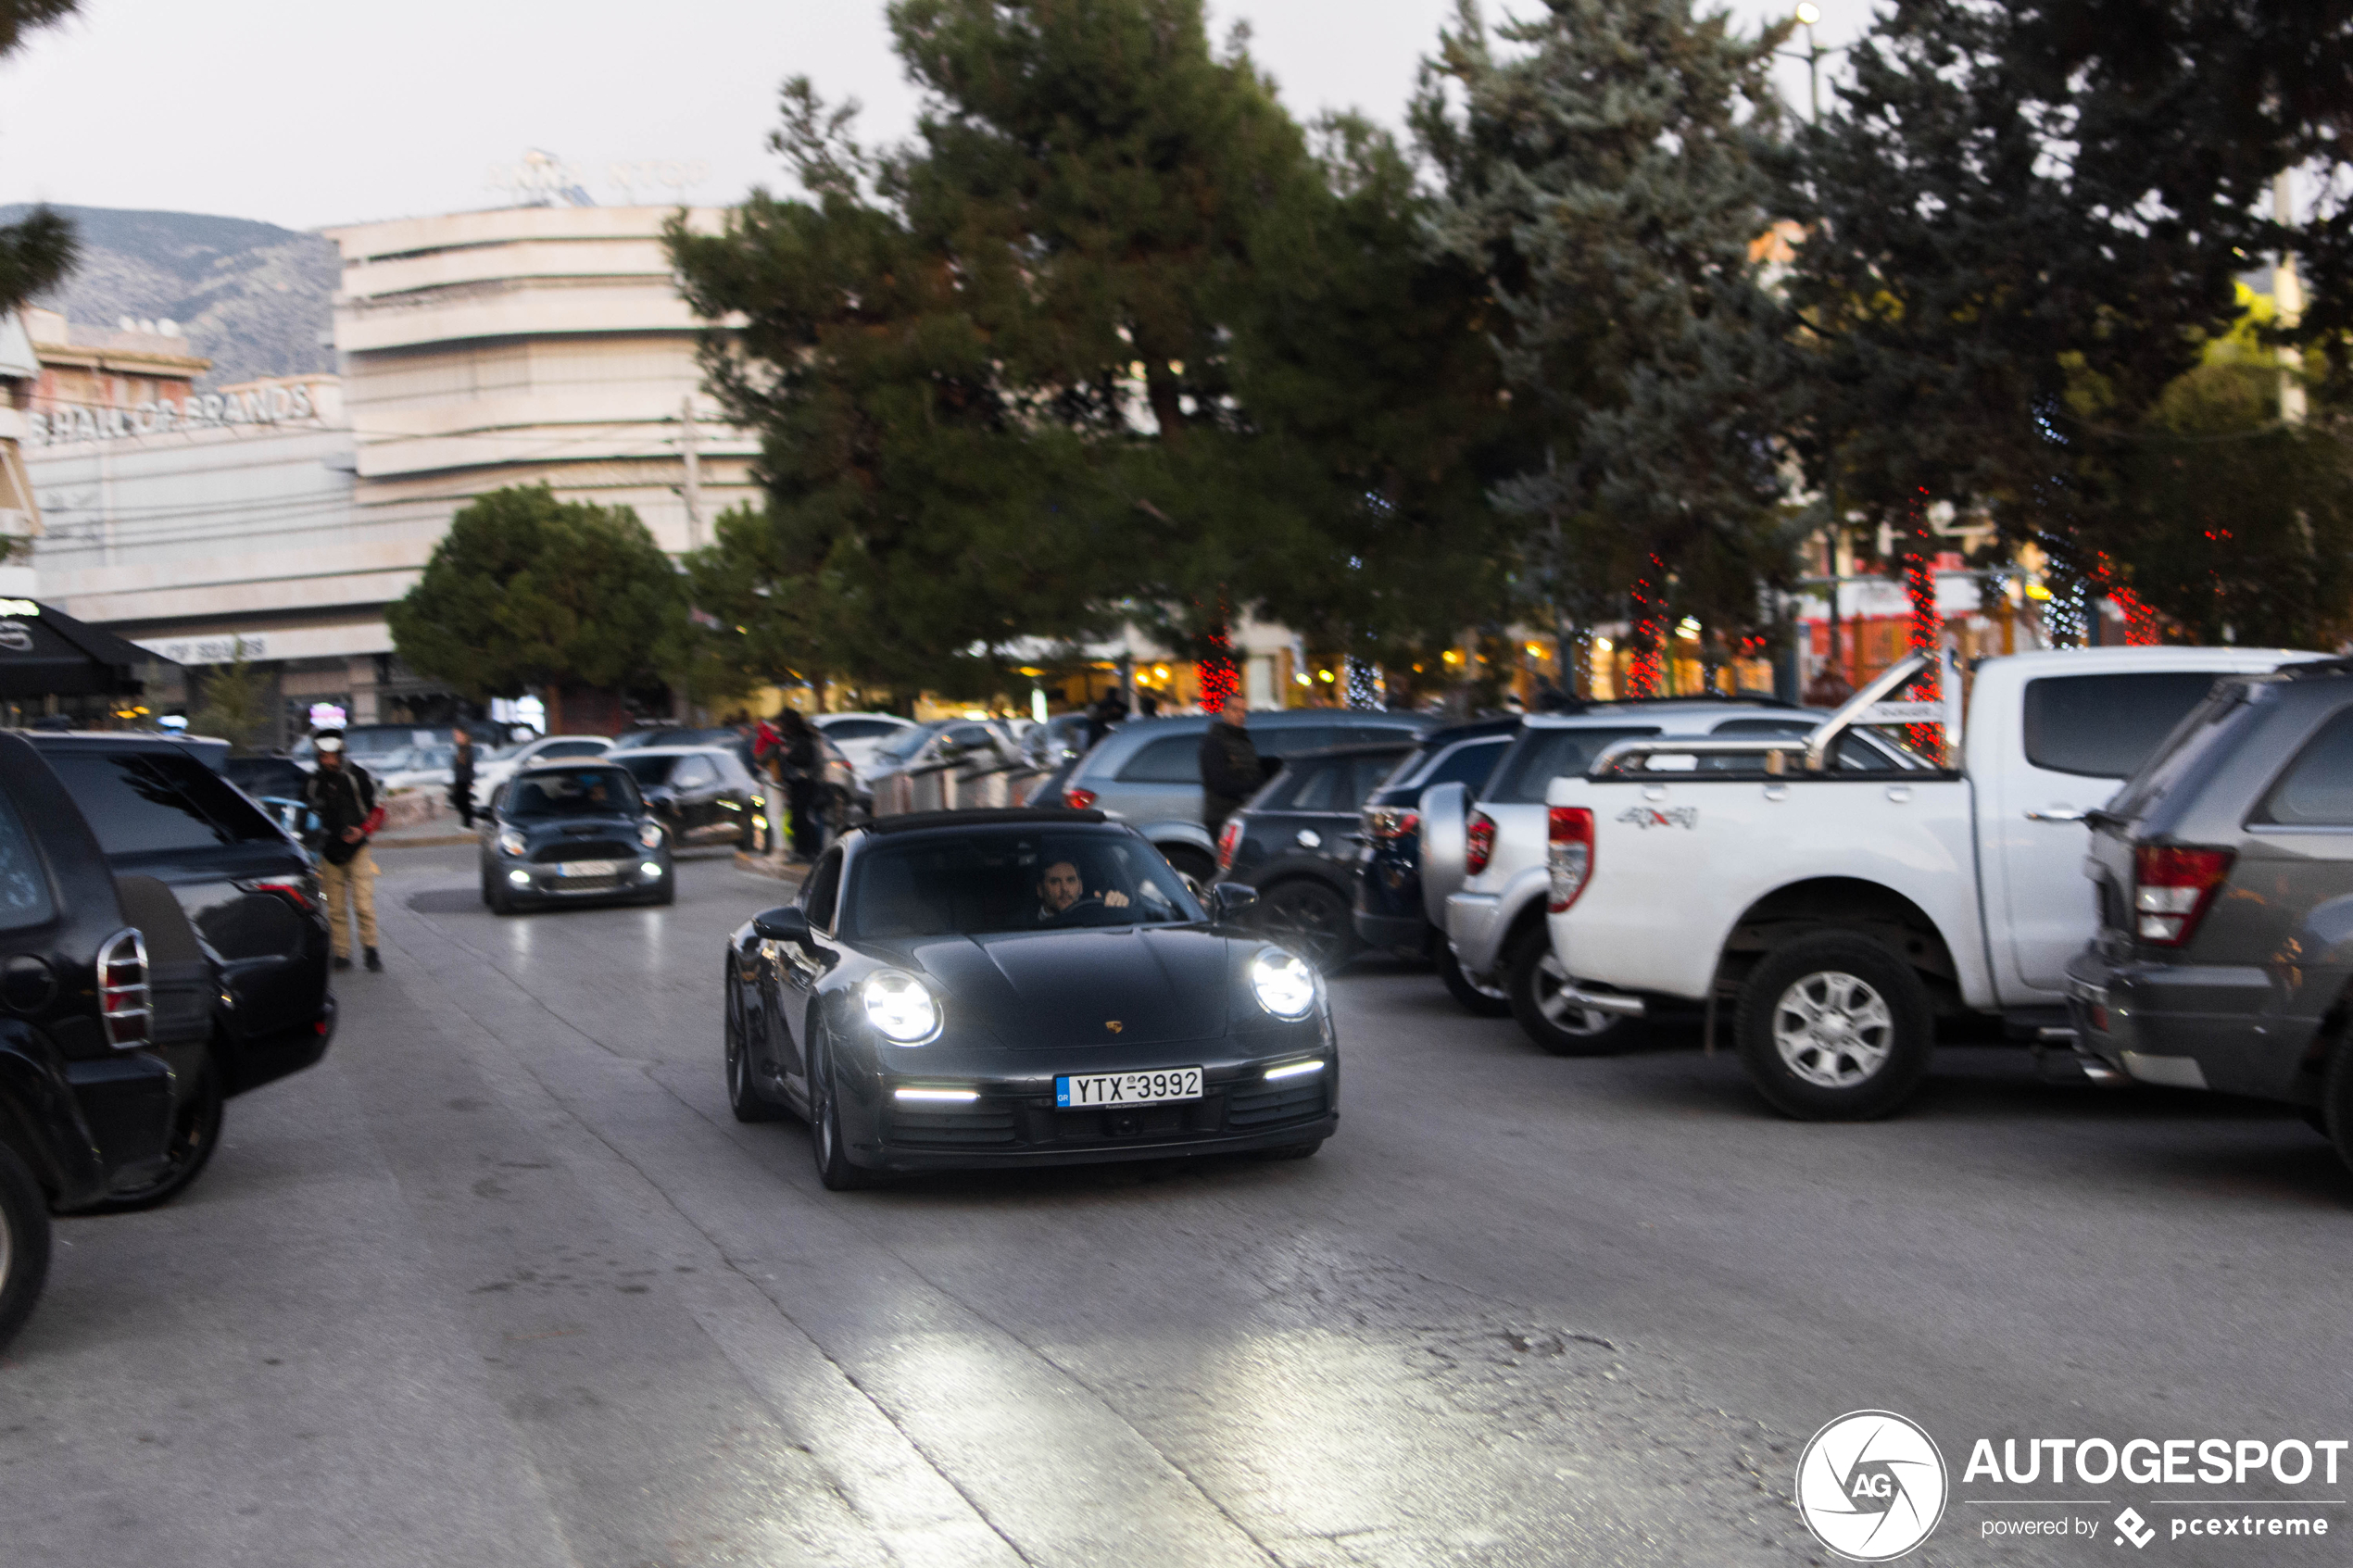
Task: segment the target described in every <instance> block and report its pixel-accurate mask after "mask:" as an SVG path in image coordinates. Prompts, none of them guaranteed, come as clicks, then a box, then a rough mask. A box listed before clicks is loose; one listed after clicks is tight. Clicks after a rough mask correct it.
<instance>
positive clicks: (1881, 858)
mask: <svg viewBox="0 0 2353 1568" xmlns="http://www.w3.org/2000/svg"><path fill="white" fill-rule="evenodd" d="M1969 798H1970V797H1969V784H1968V781H1966V780H1965V779H1960V778H1955V777H1953V776H1951V775H1949V774H1944V775H1927V776H1925V777H1920V778H1913V779H1906V778H1905V777H1904V776H1902V775H1890V774H1886V773H1877V774H1856V773H1828V774H1802V775H1798V776H1795V777H1792V778H1790V779H1788V780H1786V781H1782V780H1759V779H1758V778H1756V777H1755V775H1753V774H1752V775H1749V776H1747V777H1744V778H1739V779H1711V778H1709V777H1708V776H1707V775H1706V774H1705V773H1698V774H1680V775H1668V776H1667V777H1666V778H1662V777H1661V776H1660V775H1659V774H1658V773H1655V772H1653V773H1651V774H1649V775H1647V776H1645V777H1642V778H1636V779H1617V778H1613V779H1606V780H1596V779H1588V778H1583V777H1569V778H1560V779H1555V780H1554V781H1553V784H1552V786H1551V789H1550V791H1549V793H1548V794H1547V796H1546V804H1547V805H1548V806H1553V807H1563V806H1581V807H1584V808H1586V809H1589V810H1591V811H1592V813H1593V858H1592V871H1591V873H1590V875H1589V876H1588V878H1587V881H1586V883H1585V886H1584V890H1583V892H1582V893H1580V894H1579V896H1578V898H1577V900H1576V902H1575V903H1574V904H1573V905H1572V906H1571V907H1570V908H1569V909H1567V911H1566V912H1562V913H1555V914H1554V915H1552V916H1551V917H1550V918H1551V925H1552V935H1553V947H1554V952H1556V953H1557V954H1559V955H1560V956H1561V960H1562V962H1563V963H1564V964H1565V965H1566V967H1567V970H1568V972H1569V973H1570V974H1571V975H1572V976H1574V977H1575V978H1577V979H1579V980H1584V981H1592V982H1596V983H1598V984H1600V985H1607V986H1612V987H1615V988H1617V989H1619V990H1625V991H1641V992H1650V993H1655V994H1659V995H1664V996H1669V997H1688V998H1692V999H1694V1000H1696V999H1699V998H1702V997H1705V996H1706V994H1707V989H1708V985H1709V984H1710V982H1711V981H1712V980H1713V978H1714V976H1715V972H1716V966H1717V960H1718V955H1719V954H1720V953H1721V952H1722V951H1723V947H1724V944H1725V942H1726V940H1727V939H1728V938H1729V937H1730V935H1731V933H1732V930H1733V928H1734V926H1736V925H1737V924H1738V923H1739V922H1740V921H1741V919H1742V917H1743V915H1744V914H1745V913H1746V912H1747V911H1748V910H1749V909H1751V908H1752V907H1753V906H1754V905H1755V903H1756V902H1757V900H1759V899H1761V898H1763V897H1766V896H1768V894H1772V893H1774V892H1777V891H1779V890H1780V889H1783V888H1788V887H1792V886H1793V885H1795V884H1799V883H1804V882H1812V881H1818V880H1821V879H1847V880H1853V881H1856V882H1861V883H1874V884H1879V885H1880V886H1881V887H1884V888H1887V889H1889V890H1891V891H1893V892H1894V893H1896V894H1899V895H1901V896H1902V897H1906V898H1908V899H1910V900H1911V901H1912V902H1913V903H1914V904H1916V905H1917V906H1919V909H1920V910H1921V911H1922V912H1923V913H1924V914H1926V915H1927V916H1928V917H1929V919H1930V920H1931V922H1933V923H1934V924H1935V926H1936V928H1937V930H1938V931H1939V932H1940V933H1941V934H1942V935H1943V936H1944V942H1945V946H1946V947H1947V948H1949V949H1950V950H1951V953H1952V956H1953V959H1954V962H1955V966H1956V968H1957V972H1958V974H1959V978H1960V980H1961V986H1962V991H1963V993H1964V996H1965V997H1969V998H1970V999H1971V1000H1972V1003H1973V1005H1976V1004H1982V1002H1983V1001H1984V1000H1985V999H1986V997H1987V993H1988V987H1987V985H1986V975H1985V963H1984V944H1983V938H1982V931H1981V929H1980V925H1979V921H1978V914H1977V899H1978V893H1977V867H1976V861H1975V858H1974V856H1973V855H1972V853H1971V849H1970V837H1969V834H1970V814H1969V812H1970V808H1969ZM1826 891H1828V892H1829V893H1830V894H1831V897H1836V896H1837V893H1838V891H1839V890H1838V889H1837V888H1835V887H1831V888H1830V889H1827V890H1826Z"/></svg>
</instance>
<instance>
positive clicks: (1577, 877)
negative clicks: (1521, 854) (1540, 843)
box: [1544, 806, 1593, 914]
mask: <svg viewBox="0 0 2353 1568" xmlns="http://www.w3.org/2000/svg"><path fill="white" fill-rule="evenodd" d="M1544 863H1545V864H1546V865H1547V866H1549V867H1550V868H1551V869H1552V873H1553V897H1552V902H1551V905H1550V908H1551V909H1552V912H1553V913H1554V914H1559V913H1560V912H1561V911H1562V910H1563V909H1567V908H1568V907H1569V906H1570V905H1571V904H1574V903H1575V902H1577V896H1578V895H1579V893H1582V892H1584V891H1585V884H1587V883H1588V882H1591V881H1592V878H1593V813H1592V811H1590V810H1588V809H1585V808H1584V807H1582V806H1555V807H1554V808H1553V809H1551V810H1550V811H1549V812H1547V813H1546V816H1545V825H1544Z"/></svg>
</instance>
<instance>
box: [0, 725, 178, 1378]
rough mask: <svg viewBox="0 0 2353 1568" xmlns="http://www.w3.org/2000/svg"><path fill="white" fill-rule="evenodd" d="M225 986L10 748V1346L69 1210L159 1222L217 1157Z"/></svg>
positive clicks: (30, 757) (63, 800)
mask: <svg viewBox="0 0 2353 1568" xmlns="http://www.w3.org/2000/svg"><path fill="white" fill-rule="evenodd" d="M217 984H218V983H217V980H216V978H215V975H214V972H213V969H212V967H211V965H210V964H209V963H208V961H207V960H206V958H205V955H204V952H203V950H202V948H201V947H200V946H199V945H198V943H197V940H196V935H195V930H194V929H193V928H192V927H191V926H190V925H189V923H188V918H187V915H186V914H185V912H184V911H182V909H181V908H180V905H179V903H178V901H177V900H175V899H174V898H173V897H171V894H170V890H168V889H167V888H166V887H165V886H164V885H163V884H161V883H160V882H157V880H155V879H154V878H152V877H145V876H131V875H118V874H116V873H115V872H114V870H113V869H112V868H111V867H110V866H109V865H108V864H107V855H106V854H105V852H104V851H103V850H102V849H101V848H100V847H99V844H98V841H97V839H96V838H94V836H93V835H92V834H91V832H90V827H89V824H88V822H85V821H84V820H83V818H82V813H81V812H80V811H79V810H78V809H75V806H74V803H73V800H72V797H70V796H69V795H68V794H67V793H66V790H65V787H64V786H63V785H62V784H60V783H59V782H58V779H57V773H56V772H55V771H52V770H51V769H50V768H49V767H47V766H46V765H45V764H44V762H43V761H42V759H41V757H40V755H39V754H38V753H37V752H36V751H35V750H34V749H33V748H32V747H31V746H30V745H28V744H27V743H26V742H25V741H24V740H22V739H20V738H19V737H18V736H15V735H9V734H0V1347H5V1346H6V1344H7V1342H8V1340H9V1338H10V1337H11V1336H13V1335H14V1334H15V1333H16V1331H17V1330H18V1329H19V1327H21V1326H22V1325H23V1323H24V1321H25V1319H26V1317H27V1316H28V1315H29V1314H30V1313H31V1311H32V1306H33V1302H34V1300H35V1299H36V1298H38V1297H39V1295H40V1294H41V1286H42V1283H43V1281H44V1278H45V1277H46V1275H47V1273H48V1266H49V1211H50V1210H52V1209H58V1210H94V1209H96V1210H104V1209H111V1208H132V1207H141V1206H143V1205H144V1203H145V1202H147V1201H153V1200H154V1196H153V1195H155V1194H157V1192H158V1191H159V1190H164V1191H170V1190H177V1188H178V1187H179V1186H181V1185H185V1178H186V1177H189V1176H193V1174H194V1168H195V1167H196V1166H201V1164H202V1163H203V1156H204V1155H206V1154H208V1153H209V1152H210V1145H209V1143H202V1142H198V1141H195V1140H192V1138H191V1132H192V1130H193V1129H194V1128H195V1126H196V1125H197V1124H198V1123H200V1122H201V1121H202V1120H203V1118H204V1116H205V1115H206V1114H207V1113H208V1111H209V1114H210V1116H211V1118H212V1120H213V1123H214V1126H215V1128H216V1130H217V1127H218V1123H219V1114H220V1100H219V1090H220V1077H219V1073H218V1072H217V1069H216V1068H215V1065H214V1063H213V1061H212V1060H211V1055H210V1050H211V1040H212V1035H213V995H214V991H215V988H216V985H217ZM192 1161H193V1164H192Z"/></svg>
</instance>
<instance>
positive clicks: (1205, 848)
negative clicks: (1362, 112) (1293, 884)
mask: <svg viewBox="0 0 2353 1568" xmlns="http://www.w3.org/2000/svg"><path fill="white" fill-rule="evenodd" d="M1436 723H1437V721H1436V720H1435V719H1432V718H1430V717H1429V716H1428V715H1427V714H1422V713H1389V712H1384V711H1381V710H1378V709H1358V708H1290V709H1267V710H1266V711H1265V712H1263V713H1252V715H1251V716H1250V738H1251V744H1252V745H1253V746H1257V748H1258V754H1259V755H1260V756H1261V757H1290V756H1292V755H1294V754H1295V753H1298V752H1302V751H1321V750H1323V749H1324V748H1325V747H1326V746H1353V745H1356V744H1358V743H1360V742H1366V741H1383V740H1412V739H1414V738H1415V737H1416V736H1417V735H1419V734H1422V732H1423V731H1425V730H1428V729H1430V728H1432V727H1433V726H1434V725H1435V724H1436ZM1208 728H1209V718H1208V716H1207V715H1206V714H1201V713H1192V714H1186V715H1184V716H1182V717H1179V718H1175V719H1130V720H1129V721H1127V722H1126V723H1125V724H1122V725H1120V726H1119V728H1117V729H1115V730H1114V731H1113V732H1112V733H1111V734H1109V735H1106V736H1105V737H1104V738H1103V741H1102V744H1101V745H1100V746H1096V747H1095V749H1094V750H1092V751H1090V752H1088V754H1087V755H1086V756H1085V757H1084V758H1082V759H1079V762H1078V765H1077V766H1076V768H1074V769H1072V770H1071V772H1070V776H1069V778H1068V779H1067V780H1066V781H1064V783H1063V786H1062V799H1061V801H1060V802H1059V803H1058V804H1061V805H1064V806H1072V807H1082V808H1083V807H1092V808H1094V809H1096V810H1099V811H1105V812H1109V813H1111V814H1112V815H1114V816H1116V817H1118V818H1120V819H1121V820H1123V821H1125V822H1131V823H1133V824H1134V825H1135V826H1136V828H1137V829H1138V830H1139V832H1141V833H1142V834H1143V835H1144V836H1145V837H1146V838H1149V839H1151V841H1152V843H1153V845H1154V846H1155V847H1157V848H1158V849H1159V850H1160V852H1161V853H1162V854H1163V855H1165V856H1167V857H1168V863H1169V864H1170V865H1172V866H1175V867H1176V869H1177V870H1178V871H1180V872H1184V873H1185V874H1186V875H1187V876H1189V877H1191V878H1192V879H1193V880H1194V881H1195V882H1198V883H1202V884H1207V883H1208V881H1209V879H1210V878H1211V877H1212V876H1214V875H1215V874H1216V872H1217V846H1216V845H1215V844H1214V843H1213V842H1212V841H1211V839H1210V836H1209V830H1208V829H1206V828H1204V827H1202V821H1201V812H1202V798H1201V737H1202V732H1203V731H1204V730H1206V729H1208ZM1032 804H1034V805H1047V804H1055V803H1053V802H1047V801H1043V800H1039V801H1034V802H1032Z"/></svg>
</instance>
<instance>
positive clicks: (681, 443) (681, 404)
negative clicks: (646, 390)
mask: <svg viewBox="0 0 2353 1568" xmlns="http://www.w3.org/2000/svg"><path fill="white" fill-rule="evenodd" d="M678 422H679V427H680V431H679V436H678V448H679V451H680V452H681V453H682V454H683V455H684V456H685V458H686V489H685V491H684V492H682V493H683V494H684V495H685V496H686V548H688V549H690V550H699V549H701V548H702V454H701V453H700V451H699V450H698V448H697V445H696V436H697V431H696V429H695V398H694V394H692V393H688V394H687V395H686V396H684V397H682V398H680V399H679V400H678Z"/></svg>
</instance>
